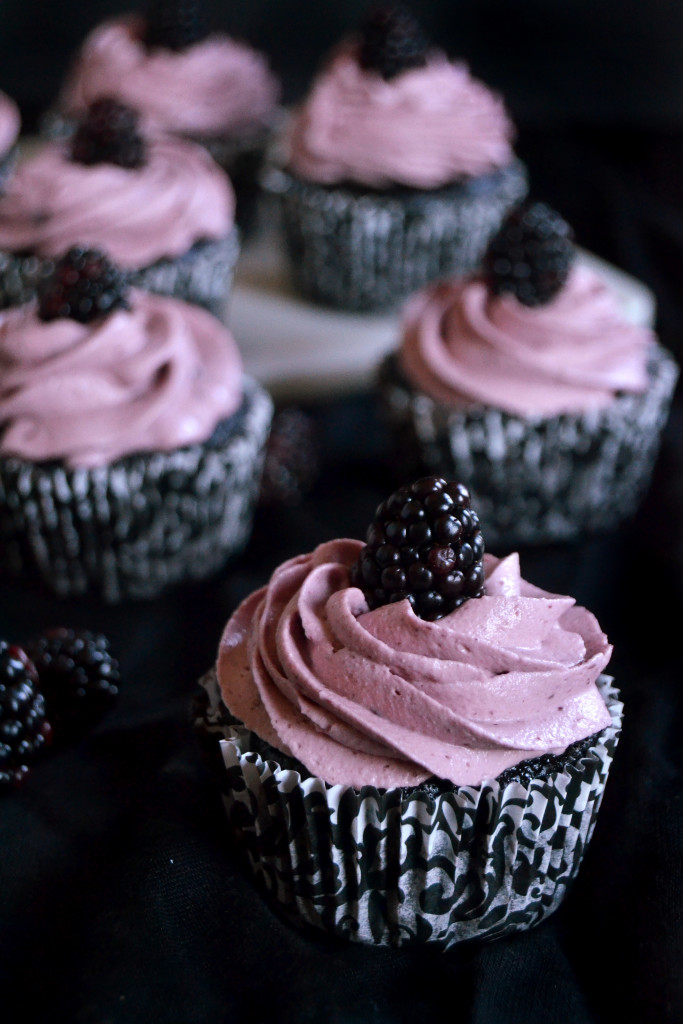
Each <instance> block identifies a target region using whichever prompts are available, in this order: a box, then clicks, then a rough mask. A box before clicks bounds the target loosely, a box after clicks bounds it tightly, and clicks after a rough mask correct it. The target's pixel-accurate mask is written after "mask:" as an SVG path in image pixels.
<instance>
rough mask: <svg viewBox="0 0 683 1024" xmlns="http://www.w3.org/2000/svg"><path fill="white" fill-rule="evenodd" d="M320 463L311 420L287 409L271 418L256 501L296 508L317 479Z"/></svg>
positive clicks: (300, 411)
mask: <svg viewBox="0 0 683 1024" xmlns="http://www.w3.org/2000/svg"><path fill="white" fill-rule="evenodd" d="M319 463H320V451H319V444H318V438H317V435H316V432H315V428H314V425H313V421H312V420H311V418H310V416H308V415H307V414H306V413H305V412H303V411H302V410H301V409H297V408H295V407H294V406H290V407H287V408H284V409H281V410H280V411H279V412H277V413H276V414H275V416H274V417H273V423H272V426H271V430H270V436H269V437H268V443H267V445H266V455H265V459H264V463H263V474H262V477H261V490H260V493H259V502H260V503H261V504H262V505H276V504H285V505H296V504H297V503H298V502H300V501H301V499H302V497H303V496H304V495H305V494H306V493H307V491H308V490H309V489H310V487H311V486H312V484H313V481H314V480H315V477H316V476H317V473H318V470H319Z"/></svg>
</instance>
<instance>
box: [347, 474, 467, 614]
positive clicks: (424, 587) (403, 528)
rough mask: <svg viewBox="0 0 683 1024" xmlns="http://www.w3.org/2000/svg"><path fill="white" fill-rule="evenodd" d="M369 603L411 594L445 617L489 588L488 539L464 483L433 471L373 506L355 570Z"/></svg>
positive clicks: (422, 610)
mask: <svg viewBox="0 0 683 1024" xmlns="http://www.w3.org/2000/svg"><path fill="white" fill-rule="evenodd" d="M351 583H352V584H353V585H354V586H357V587H360V588H361V590H362V591H363V592H364V594H365V597H366V600H367V602H368V605H369V607H370V608H371V609H372V608H378V607H379V606H380V605H383V604H390V603H391V602H393V601H401V600H403V599H404V598H407V599H408V601H410V604H411V605H412V607H413V610H414V611H415V613H416V615H418V616H419V617H420V618H422V619H428V620H434V619H440V618H442V617H443V616H444V615H447V614H448V613H449V612H451V611H453V609H454V608H457V607H458V606H459V605H461V604H462V603H463V601H466V600H467V599H468V598H470V597H481V596H482V594H483V593H484V540H483V537H482V534H481V530H480V529H479V517H478V515H477V513H476V512H475V511H474V509H472V508H471V505H470V493H469V491H468V489H467V487H465V486H464V485H463V484H460V483H455V482H453V481H448V480H445V479H443V477H436V476H427V477H422V478H420V479H419V480H416V481H415V482H414V483H412V484H410V485H409V486H405V487H400V488H399V489H398V490H397V491H395V492H394V493H393V494H392V495H391V496H390V497H389V498H387V500H386V501H383V502H382V504H381V505H380V506H379V508H378V509H377V511H376V513H375V518H374V520H373V522H372V524H371V525H370V527H369V529H368V532H367V536H366V544H365V547H364V548H363V550H362V551H361V553H360V556H359V558H358V561H357V563H356V564H355V565H354V567H353V569H352V572H351Z"/></svg>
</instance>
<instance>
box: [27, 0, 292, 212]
mask: <svg viewBox="0 0 683 1024" xmlns="http://www.w3.org/2000/svg"><path fill="white" fill-rule="evenodd" d="M280 92H281V86H280V83H279V81H278V79H277V77H276V76H275V75H274V73H273V71H272V70H271V68H270V66H269V63H268V60H267V58H266V56H265V55H264V54H262V53H260V52H258V51H257V50H255V49H254V48H253V47H251V46H250V45H249V44H248V43H246V42H243V41H241V40H238V39H235V38H232V37H231V36H229V35H228V34H227V33H225V32H211V31H210V30H209V23H208V19H207V17H206V16H205V12H204V11H203V9H202V5H201V4H200V3H193V4H192V5H190V6H189V7H188V5H187V4H186V3H178V2H177V0H151V2H150V3H149V4H147V6H146V9H145V10H144V11H143V12H141V13H140V14H138V15H132V16H130V15H129V16H124V17H116V18H112V19H109V20H107V21H105V22H103V23H102V24H100V25H98V26H97V27H96V28H94V29H93V30H92V32H90V33H89V35H88V36H87V37H86V39H85V40H84V42H83V44H82V45H81V47H80V48H79V50H78V53H77V54H76V56H75V59H74V61H73V63H72V66H71V68H70V70H69V73H68V75H67V78H66V81H65V82H64V85H63V87H62V89H61V91H60V94H59V96H58V98H57V101H56V103H55V105H54V107H53V108H52V109H51V110H50V111H49V112H48V113H47V114H46V116H45V117H44V119H43V131H44V133H45V134H47V135H52V136H54V135H59V134H62V135H63V134H65V133H68V131H69V130H70V126H71V125H72V124H73V122H74V121H75V120H77V119H78V118H79V117H81V116H82V114H83V112H84V111H85V110H86V109H87V107H88V106H89V104H90V103H92V102H93V100H96V99H98V98H100V97H101V96H115V97H116V98H117V99H118V100H119V101H121V102H122V103H125V104H127V105H128V106H132V107H134V108H135V109H137V110H139V111H140V114H141V116H142V118H143V120H144V122H145V125H146V126H147V127H148V128H149V129H150V130H152V131H154V132H165V133H170V134H172V135H177V136H180V137H183V138H187V139H191V140H192V141H194V142H198V143H200V144H201V145H203V146H204V147H205V148H206V149H208V151H209V152H210V153H211V155H212V157H213V158H214V159H215V160H216V161H217V162H218V163H219V164H220V165H221V167H223V169H224V170H225V171H226V172H227V173H228V175H229V177H230V179H231V181H232V183H233V186H234V188H235V191H236V194H237V221H238V224H239V225H240V227H241V228H243V227H244V226H245V221H246V222H249V219H250V216H251V214H252V212H253V210H252V206H253V203H254V201H255V199H256V198H257V196H258V176H259V173H260V169H261V167H262V164H263V160H264V157H265V152H266V148H267V146H268V144H269V141H270V138H271V136H272V134H273V132H274V130H275V126H276V124H277V123H278V120H279V106H278V104H279V98H280Z"/></svg>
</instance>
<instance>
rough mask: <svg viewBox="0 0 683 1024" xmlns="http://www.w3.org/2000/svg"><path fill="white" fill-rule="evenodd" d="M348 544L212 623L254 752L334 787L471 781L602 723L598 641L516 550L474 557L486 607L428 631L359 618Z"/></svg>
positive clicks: (592, 626) (402, 619)
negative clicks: (258, 748) (296, 765)
mask: <svg viewBox="0 0 683 1024" xmlns="http://www.w3.org/2000/svg"><path fill="white" fill-rule="evenodd" d="M361 548H362V544H361V542H360V541H355V540H338V541H331V542H329V543H327V544H322V545H320V546H319V547H318V548H317V549H316V550H315V551H313V552H312V553H311V554H307V555H301V556H299V557H297V558H293V559H291V560H290V561H288V562H285V563H284V564H283V565H282V566H280V567H279V568H278V569H276V571H275V572H274V573H273V576H272V577H271V580H270V582H269V583H268V585H267V586H266V587H264V588H262V589H261V590H259V591H256V592H255V593H254V594H252V595H251V596H250V597H248V598H247V599H246V600H245V601H244V602H243V603H242V604H241V605H240V607H239V608H238V609H237V611H236V612H235V614H234V615H233V617H232V618H231V619H230V621H229V622H228V624H227V626H226V628H225V631H224V633H223V636H222V639H221V643H220V648H219V654H218V664H217V672H218V680H219V684H220V687H221V692H222V696H223V699H224V701H225V703H226V705H227V706H228V708H229V709H230V710H231V712H232V713H233V714H234V715H236V716H237V717H238V718H240V719H241V720H242V721H243V722H244V723H245V724H246V725H247V727H248V728H250V729H252V730H253V731H254V732H256V733H257V734H258V735H259V736H260V737H261V738H262V739H264V740H265V741H266V742H268V743H272V744H273V745H274V746H275V747H277V748H279V749H280V750H282V751H284V752H285V753H287V754H290V755H293V756H295V757H297V758H299V759H300V760H301V762H302V763H303V764H304V765H305V766H306V767H307V768H308V769H309V770H310V771H312V772H313V773H314V774H316V775H319V776H320V777H322V778H324V779H325V780H326V781H327V782H329V783H332V784H335V783H346V784H349V785H353V786H355V787H360V786H362V785H364V784H371V785H377V786H380V787H391V786H401V785H411V784H415V783H419V782H420V781H422V780H424V779H425V778H428V777H429V776H431V775H436V776H438V777H439V778H442V779H447V780H450V781H451V782H453V783H456V784H476V783H479V782H481V781H482V779H484V778H488V777H495V776H496V775H497V774H499V773H500V772H501V771H503V770H504V769H505V768H508V767H510V766H511V765H514V764H517V763H518V762H520V761H522V760H525V759H526V758H529V757H532V756H536V755H539V754H543V753H560V752H563V751H564V750H565V749H566V748H567V746H568V745H569V744H571V743H572V742H574V741H576V740H579V739H582V738H585V737H587V736H590V735H592V734H593V733H595V732H597V731H599V730H600V729H603V728H604V727H606V726H607V725H609V723H610V716H609V713H608V711H607V708H606V706H605V703H604V701H603V699H602V697H601V696H600V693H599V691H598V688H597V687H596V685H595V681H596V679H597V677H598V675H599V674H600V672H601V671H602V669H603V668H604V666H605V665H606V664H607V662H608V660H609V657H610V654H611V646H610V644H609V643H608V641H607V638H606V636H605V635H604V633H603V632H602V631H601V629H600V627H599V625H598V623H597V621H596V619H595V618H594V616H593V615H592V614H591V613H590V612H588V611H587V610H586V609H585V608H582V607H580V606H577V605H576V604H575V602H574V600H573V598H571V597H561V596H557V595H554V594H549V593H546V592H545V591H543V590H540V589H539V588H538V587H535V586H533V585H532V584H530V583H527V582H526V581H525V580H523V579H522V577H521V575H520V570H519V559H518V556H517V555H510V556H508V557H507V558H505V559H502V560H499V559H497V558H494V557H493V556H491V555H486V556H485V571H486V594H485V596H484V597H481V598H475V599H471V600H469V601H466V602H465V603H464V604H463V605H462V606H461V607H460V608H457V609H456V610H455V611H453V612H451V613H450V614H449V615H447V616H445V617H444V618H442V619H439V620H438V621H436V622H427V621H425V620H423V619H420V618H418V617H417V616H416V615H415V613H414V612H413V610H412V608H411V607H410V604H409V603H408V601H399V602H396V603H395V604H389V605H385V606H383V607H381V608H377V609H375V610H373V611H368V607H367V604H366V602H365V598H364V596H363V593H362V591H360V590H359V589H357V588H356V587H352V586H351V585H350V567H351V566H352V564H353V563H354V562H355V560H356V559H357V557H358V554H359V552H360V550H361Z"/></svg>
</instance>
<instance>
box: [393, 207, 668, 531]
mask: <svg viewBox="0 0 683 1024" xmlns="http://www.w3.org/2000/svg"><path fill="white" fill-rule="evenodd" d="M575 255H576V249H575V246H574V243H573V241H572V237H571V231H570V228H569V227H568V225H567V224H566V222H565V221H564V220H563V219H562V218H561V217H560V216H559V215H558V214H557V213H556V212H555V211H553V210H551V209H550V208H549V207H548V206H546V205H545V204H544V203H537V202H530V201H527V202H524V203H522V204H521V205H520V206H519V207H518V208H517V209H516V210H515V211H514V212H513V213H511V214H510V215H509V217H508V219H507V221H506V223H505V224H504V226H503V227H502V228H501V231H500V232H499V234H498V235H497V236H496V237H495V238H494V239H493V240H492V242H491V244H490V247H489V250H488V252H487V255H486V258H485V261H484V263H485V267H484V270H483V271H482V273H480V274H475V275H470V276H469V277H467V278H465V279H448V280H443V281H440V282H437V283H435V284H432V285H430V286H428V287H427V288H425V289H423V290H421V291H419V292H418V293H417V294H416V295H414V296H413V297H411V299H410V300H409V301H408V302H407V304H406V306H405V308H404V311H403V319H402V328H401V337H400V341H399V345H398V349H397V350H396V351H395V352H392V353H390V354H389V355H388V356H387V357H386V358H385V359H384V360H383V362H382V364H381V366H380V368H379V373H378V382H377V389H378V401H379V408H380V416H381V417H382V419H383V421H384V422H385V423H386V425H387V427H388V433H389V436H390V450H391V458H392V460H393V465H394V466H395V469H396V473H397V476H398V474H403V473H405V472H411V471H412V472H413V473H414V472H416V471H421V472H434V473H438V474H445V475H448V476H456V477H457V478H458V479H461V480H463V481H465V482H466V483H467V485H468V487H469V488H470V490H471V492H472V496H473V500H474V501H475V502H476V505H477V509H478V511H479V514H480V516H481V520H482V523H483V524H484V527H485V529H486V536H487V541H488V543H489V545H491V546H497V547H505V548H506V549H507V550H510V549H511V548H513V547H515V546H518V545H523V544H536V543H548V542H555V541H575V540H580V539H583V538H586V537H588V536H590V535H592V534H596V533H600V532H603V531H608V530H612V529H614V528H615V527H616V526H617V525H619V524H620V523H622V522H624V521H626V520H628V519H629V518H630V517H631V516H632V515H633V514H634V513H635V511H636V509H637V507H638V506H639V503H640V501H641V499H642V497H643V495H644V492H645V491H646V489H647V487H648V485H649V481H650V478H651V474H652V469H653V465H654V462H655V459H656V457H657V453H658V449H659V444H660V438H661V432H662V429H663V427H664V424H665V421H666V418H667V415H668V411H669V407H670V403H671V399H672V396H673V392H674V388H675V385H676V381H677V378H678V366H677V364H676V362H675V361H674V359H673V357H672V356H671V355H670V354H669V353H668V352H667V351H666V350H665V349H664V348H663V347H662V346H661V345H660V343H659V342H658V340H657V338H656V336H655V334H654V333H653V332H652V330H651V329H650V328H648V327H644V326H641V325H634V324H632V323H629V322H627V321H626V320H625V319H624V317H623V315H622V313H621V311H620V309H619V306H618V303H617V300H616V297H615V295H614V294H613V292H612V291H611V290H610V287H609V286H608V285H607V284H606V283H605V281H604V279H603V278H602V277H601V276H599V275H598V274H597V273H596V272H595V271H594V270H593V269H592V268H591V267H589V266H586V265H584V264H582V263H580V262H579V261H577V260H576V259H575Z"/></svg>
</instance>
